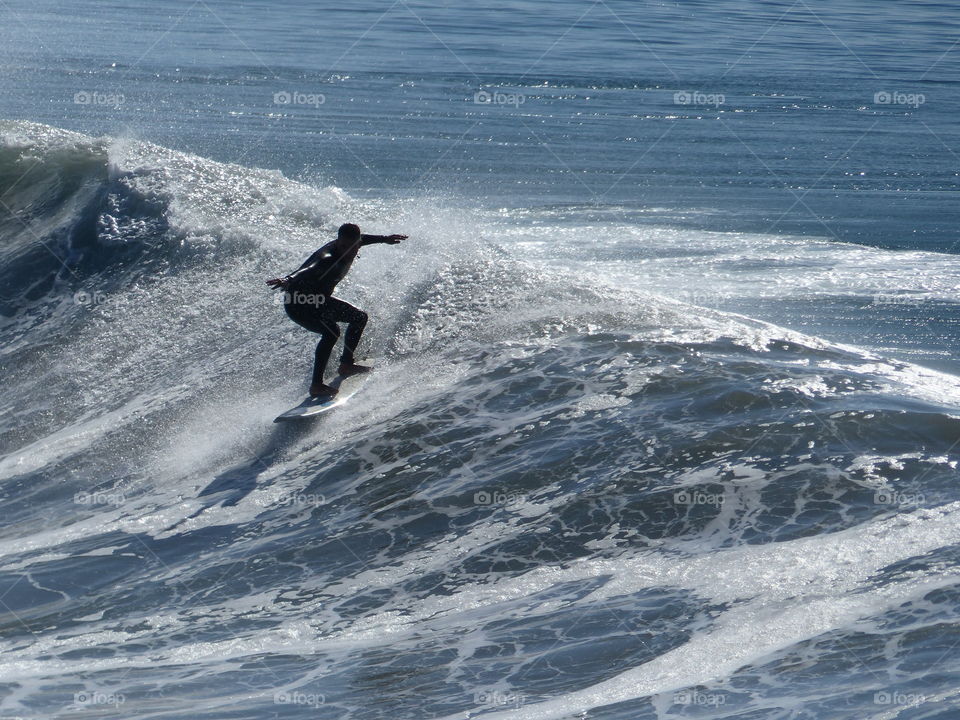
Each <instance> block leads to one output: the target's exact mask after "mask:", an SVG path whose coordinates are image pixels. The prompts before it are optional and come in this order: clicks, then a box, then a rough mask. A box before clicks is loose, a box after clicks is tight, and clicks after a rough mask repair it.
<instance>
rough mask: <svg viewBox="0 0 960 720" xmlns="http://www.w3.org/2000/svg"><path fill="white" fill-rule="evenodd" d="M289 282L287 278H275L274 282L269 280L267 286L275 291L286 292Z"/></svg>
mask: <svg viewBox="0 0 960 720" xmlns="http://www.w3.org/2000/svg"><path fill="white" fill-rule="evenodd" d="M288 282H289V280H287V279H286V278H274V279H273V280H267V285H269V286H270V287H272V288H273V289H274V290H286V289H287V283H288Z"/></svg>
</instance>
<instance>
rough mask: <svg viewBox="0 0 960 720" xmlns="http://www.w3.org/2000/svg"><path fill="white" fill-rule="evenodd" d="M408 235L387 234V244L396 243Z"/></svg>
mask: <svg viewBox="0 0 960 720" xmlns="http://www.w3.org/2000/svg"><path fill="white" fill-rule="evenodd" d="M407 237H408V236H407V235H387V244H389V245H396V244H397V243H398V242H400V241H401V240H406V239H407Z"/></svg>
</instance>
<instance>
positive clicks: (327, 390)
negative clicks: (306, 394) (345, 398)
mask: <svg viewBox="0 0 960 720" xmlns="http://www.w3.org/2000/svg"><path fill="white" fill-rule="evenodd" d="M336 394H337V389H336V388H332V387H330V386H329V385H324V384H323V383H319V384H317V383H314V384H313V385H311V386H310V397H320V396H321V395H324V396H326V397H333V396H334V395H336Z"/></svg>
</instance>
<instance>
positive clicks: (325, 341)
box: [310, 322, 340, 395]
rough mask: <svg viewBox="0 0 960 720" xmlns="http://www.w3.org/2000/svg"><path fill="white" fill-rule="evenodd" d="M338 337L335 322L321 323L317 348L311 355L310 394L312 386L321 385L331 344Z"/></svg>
mask: <svg viewBox="0 0 960 720" xmlns="http://www.w3.org/2000/svg"><path fill="white" fill-rule="evenodd" d="M339 337H340V328H338V327H337V324H336V323H335V322H324V323H322V329H321V330H320V342H318V343H317V350H316V352H315V353H314V357H313V384H312V385H311V386H310V387H311V391H310V394H311V395H313V394H314V392H313V389H314V388H320V387H321V386H323V373H324V371H325V370H326V369H327V362H328V361H329V360H330V353H331V352H332V351H333V346H334V345H336V344H337V338H339Z"/></svg>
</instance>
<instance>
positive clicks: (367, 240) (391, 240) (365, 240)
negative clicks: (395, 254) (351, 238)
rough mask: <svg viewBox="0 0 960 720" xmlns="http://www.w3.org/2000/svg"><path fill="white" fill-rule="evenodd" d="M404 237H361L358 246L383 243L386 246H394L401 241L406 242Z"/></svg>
mask: <svg viewBox="0 0 960 720" xmlns="http://www.w3.org/2000/svg"><path fill="white" fill-rule="evenodd" d="M406 239H407V236H406V235H361V236H360V245H361V246H363V245H376V244H377V243H384V244H386V245H396V244H397V243H398V242H400V241H401V240H406Z"/></svg>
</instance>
